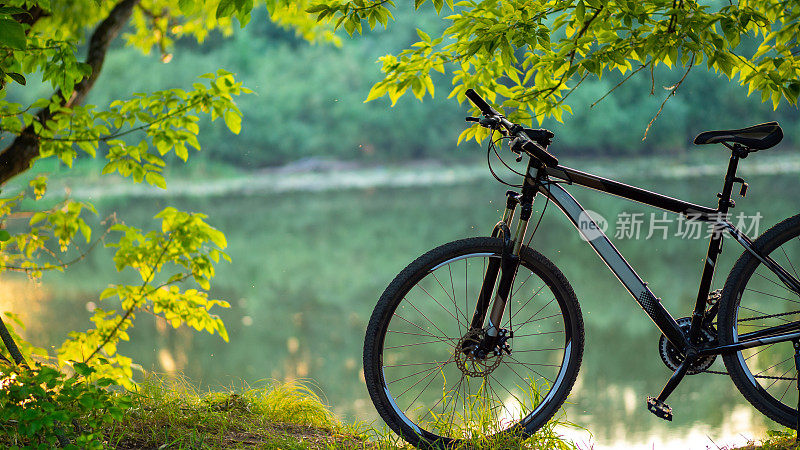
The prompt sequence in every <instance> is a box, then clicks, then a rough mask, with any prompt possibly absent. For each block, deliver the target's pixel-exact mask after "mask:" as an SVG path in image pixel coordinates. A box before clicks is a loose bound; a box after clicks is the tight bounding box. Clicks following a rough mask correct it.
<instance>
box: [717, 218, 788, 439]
mask: <svg viewBox="0 0 800 450" xmlns="http://www.w3.org/2000/svg"><path fill="white" fill-rule="evenodd" d="M754 247H755V248H756V249H758V250H759V251H760V252H761V253H762V254H764V255H769V256H770V257H771V258H772V259H773V260H775V261H776V262H777V263H778V264H780V265H781V267H783V268H784V269H785V270H786V271H788V272H789V273H791V274H792V275H793V276H795V277H798V278H800V275H798V271H800V215H797V216H794V217H790V218H788V219H786V220H784V221H782V222H780V223H778V224H777V225H775V226H774V227H772V228H770V229H769V230H767V231H766V232H765V233H764V234H762V235H761V236H760V237H759V238H758V239H757V240H756V241H755V243H754ZM719 311H720V312H719V319H718V328H719V330H718V334H719V341H720V343H721V344H723V345H726V344H732V343H735V342H738V341H739V336H741V335H743V334H745V333H751V332H754V331H758V330H760V329H764V328H767V327H773V326H778V325H783V324H787V323H790V322H795V321H798V320H800V296H798V295H797V294H796V293H794V292H792V291H790V290H789V289H788V288H787V287H786V286H785V285H784V284H783V283H782V282H781V281H780V280H779V279H778V277H777V276H776V275H775V274H774V273H772V271H770V270H769V269H768V268H767V267H766V266H764V264H762V263H761V261H759V260H758V258H756V257H755V256H753V255H752V254H750V253H749V252H748V251H745V252H744V253H743V254H742V256H740V257H739V259H738V260H737V261H736V264H735V265H734V267H733V269H732V270H731V273H730V275H728V279H727V280H726V281H725V288H724V289H723V292H722V298H721V299H720V309H719ZM723 360H724V361H725V366H726V367H727V369H728V372H729V373H730V376H731V378H732V379H733V382H734V384H736V387H737V388H738V389H739V391H740V392H741V393H742V394H743V395H744V397H745V398H746V399H747V401H749V402H750V403H751V404H752V405H753V406H755V407H756V408H757V409H758V410H759V411H761V412H762V413H763V414H764V415H766V416H767V417H769V418H770V419H772V420H774V421H776V422H778V423H780V424H782V425H785V426H787V427H794V426H795V425H796V420H797V419H796V418H797V400H798V391H797V373H796V370H795V363H794V347H793V346H792V343H791V342H779V343H773V344H767V345H763V346H759V347H753V348H750V349H745V350H742V351H740V352H736V353H731V354H727V355H723Z"/></svg>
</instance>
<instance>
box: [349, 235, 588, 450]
mask: <svg viewBox="0 0 800 450" xmlns="http://www.w3.org/2000/svg"><path fill="white" fill-rule="evenodd" d="M501 251H502V242H501V240H500V239H496V238H471V239H464V240H461V241H456V242H452V243H449V244H445V245H443V246H441V247H438V248H436V249H434V250H431V251H430V252H428V253H426V254H424V255H422V256H421V257H419V258H418V259H417V260H416V261H414V262H413V263H411V264H410V265H409V266H408V267H406V268H405V269H404V270H403V271H402V272H401V273H400V274H399V275H398V276H397V277H396V278H395V279H394V281H392V283H391V284H390V285H389V287H388V288H387V289H386V291H385V292H384V293H383V295H382V296H381V298H380V300H379V301H378V304H377V306H376V307H375V310H374V312H373V314H372V317H371V319H370V322H369V325H368V327H367V333H366V340H365V345H364V374H365V378H366V382H367V388H368V389H369V393H370V396H371V398H372V401H373V403H374V404H375V407H376V409H377V410H378V413H379V414H380V415H381V417H382V418H383V419H384V421H385V422H386V423H387V424H388V425H389V427H391V428H392V430H394V431H395V432H396V433H397V434H398V435H400V436H401V437H402V438H404V439H405V440H406V441H408V442H410V443H411V444H413V445H416V446H418V447H420V446H423V447H435V448H447V447H452V446H454V445H459V444H460V443H461V441H462V440H464V439H470V438H473V437H476V436H478V435H480V436H497V435H498V433H501V434H505V433H517V434H520V435H522V436H527V435H530V434H532V433H533V432H535V431H536V430H538V429H539V428H541V427H542V426H543V425H544V424H545V423H547V421H548V420H549V419H550V418H551V417H552V416H553V415H554V414H555V413H556V412H557V411H558V409H559V408H560V407H561V405H562V404H563V402H564V400H565V399H566V397H567V395H568V394H569V391H570V389H571V388H572V385H573V384H574V382H575V378H576V376H577V374H578V368H579V366H580V362H581V358H582V355H583V339H584V332H583V319H582V317H581V312H580V306H579V305H578V301H577V299H576V298H575V294H574V292H573V290H572V287H571V286H570V285H569V283H568V282H567V280H566V279H565V278H564V276H563V275H562V274H561V272H560V271H559V270H558V269H557V268H556V267H555V266H554V265H553V264H552V263H551V262H550V261H548V260H547V259H546V258H545V257H544V256H542V255H541V254H539V253H537V252H535V251H533V250H531V249H529V248H527V247H523V249H522V252H521V255H520V267H519V270H518V272H517V276H516V279H515V281H514V284H513V286H512V290H511V296H510V299H509V301H508V303H507V306H506V311H505V314H504V316H503V317H504V319H503V323H502V324H501V327H502V328H504V329H506V330H509V331H513V337H511V338H510V339H508V341H507V343H508V344H509V347H510V351H511V353H510V354H505V353H503V354H501V355H499V356H498V355H489V356H487V357H486V358H484V359H478V358H477V357H475V356H470V355H467V354H465V352H464V351H463V349H464V347H465V343H468V342H469V341H470V340H471V339H479V338H480V337H481V336H482V333H483V330H470V322H471V320H472V316H473V313H474V310H475V302H476V300H477V297H478V293H479V292H480V289H481V284H482V282H483V277H484V273H485V271H486V267H487V266H488V265H489V261H491V260H493V259H494V260H499V258H500V254H501Z"/></svg>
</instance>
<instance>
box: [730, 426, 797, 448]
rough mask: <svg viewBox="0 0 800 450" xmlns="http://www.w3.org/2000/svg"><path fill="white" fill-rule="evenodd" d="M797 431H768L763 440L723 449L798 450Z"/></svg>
mask: <svg viewBox="0 0 800 450" xmlns="http://www.w3.org/2000/svg"><path fill="white" fill-rule="evenodd" d="M796 436H797V433H795V431H794V430H790V429H784V430H780V431H775V430H773V431H768V432H767V437H766V439H764V440H761V441H753V442H750V443H748V444H747V445H745V446H743V447H737V448H735V449H733V448H731V449H728V448H724V449H722V450H796V449H800V445H798V444H797V441H796Z"/></svg>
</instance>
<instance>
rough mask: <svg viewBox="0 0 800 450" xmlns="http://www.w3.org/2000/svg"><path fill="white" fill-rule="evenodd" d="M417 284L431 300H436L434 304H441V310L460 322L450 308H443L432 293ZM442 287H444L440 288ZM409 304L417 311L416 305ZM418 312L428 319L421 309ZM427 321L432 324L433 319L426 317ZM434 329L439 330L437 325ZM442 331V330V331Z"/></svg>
mask: <svg viewBox="0 0 800 450" xmlns="http://www.w3.org/2000/svg"><path fill="white" fill-rule="evenodd" d="M434 277H435V276H434ZM417 286H418V287H419V288H420V289H422V290H423V291H425V293H426V294H428V297H430V298H431V300H433V301H434V302H436V304H437V305H439V306H441V307H442V309H443V310H445V311H447V314H450V317H452V318H453V319H456V323H460V322H459V319H458V317H456V316H455V315H454V314H453V313H452V312H450V310H449V309H447V308H445V307H444V306H443V305H442V304H441V303H439V300H436V299H435V298H433V296H432V295H431V294H430V293H429V292H428V290H427V289H425V288H424V287H422V285H419V284H418V285H417ZM442 289H444V288H442ZM409 303H411V302H409ZM411 306H412V307H414V309H416V310H417V311H419V309H417V307H416V306H414V305H413V304H412V305H411ZM419 313H420V314H422V316H423V317H425V318H426V319H428V316H426V315H425V314H423V313H422V311H419ZM428 322H430V323H432V324H433V321H432V320H431V319H428ZM433 326H434V327H436V324H433ZM436 329H437V330H439V327H436ZM439 331H442V330H439ZM442 332H443V331H442Z"/></svg>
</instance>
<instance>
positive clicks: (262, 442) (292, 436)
mask: <svg viewBox="0 0 800 450" xmlns="http://www.w3.org/2000/svg"><path fill="white" fill-rule="evenodd" d="M130 395H131V397H132V405H133V406H132V407H131V409H130V410H128V412H127V413H126V414H125V417H124V419H123V420H122V421H119V422H114V423H112V424H109V425H108V426H107V428H106V430H104V434H105V436H106V442H107V446H108V447H110V448H117V449H133V448H152V449H162V448H163V449H165V448H171V449H188V448H191V449H200V448H202V449H229V448H258V449H283V450H294V449H377V450H381V449H387V450H388V449H411V448H413V447H411V446H409V445H408V444H406V443H405V442H404V441H402V440H401V439H400V438H399V437H398V436H396V435H394V434H393V433H392V432H390V431H389V430H388V429H387V428H385V427H383V428H376V427H373V426H371V425H368V424H364V423H359V424H343V423H342V422H341V421H340V420H339V419H338V418H337V417H336V416H334V415H333V413H331V411H330V410H329V409H328V407H327V406H326V405H325V404H324V402H323V401H322V399H321V398H320V397H319V396H318V395H317V394H316V393H315V392H314V391H313V390H312V389H311V388H310V387H309V386H308V385H307V384H304V383H300V382H290V383H277V382H276V383H274V384H272V385H270V386H268V387H263V388H250V387H245V388H243V389H228V390H227V391H225V392H211V393H199V392H197V391H196V390H195V389H194V388H193V387H192V386H191V385H190V384H189V383H188V382H186V381H185V380H183V379H178V380H174V379H173V380H167V379H165V378H158V377H150V378H148V379H146V380H145V381H144V382H142V383H141V384H140V385H139V386H138V388H137V390H136V391H135V392H132V393H131V394H130ZM555 425H556V424H555V423H551V424H549V425H548V426H547V427H545V429H543V430H541V431H540V432H538V433H536V435H534V436H533V437H531V438H528V439H522V438H521V437H519V436H503V437H491V436H484V435H482V434H481V433H478V432H475V433H473V434H472V435H471V436H470V437H469V438H467V439H466V441H465V443H464V445H463V446H461V448H464V449H467V448H469V449H497V448H529V449H555V448H558V449H572V448H575V446H574V445H572V444H571V443H569V442H566V441H563V440H562V439H560V437H559V436H558V434H556V433H555V432H554V431H553V428H554V426H555Z"/></svg>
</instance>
